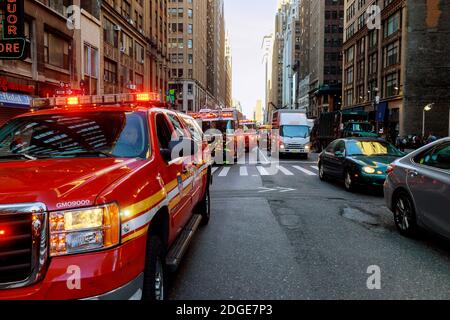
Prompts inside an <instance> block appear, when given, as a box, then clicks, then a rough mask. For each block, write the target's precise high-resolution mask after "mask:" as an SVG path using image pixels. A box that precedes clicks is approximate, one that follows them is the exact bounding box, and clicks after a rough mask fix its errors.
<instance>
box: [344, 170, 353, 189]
mask: <svg viewBox="0 0 450 320" xmlns="http://www.w3.org/2000/svg"><path fill="white" fill-rule="evenodd" d="M344 184H345V190H347V191H348V192H353V191H354V190H355V183H354V181H353V177H352V175H351V173H350V171H347V172H345V179H344Z"/></svg>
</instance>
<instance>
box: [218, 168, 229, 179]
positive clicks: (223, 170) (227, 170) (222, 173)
mask: <svg viewBox="0 0 450 320" xmlns="http://www.w3.org/2000/svg"><path fill="white" fill-rule="evenodd" d="M228 172H230V168H229V167H225V168H223V169H222V171H221V172H220V173H219V177H226V176H227V175H228Z"/></svg>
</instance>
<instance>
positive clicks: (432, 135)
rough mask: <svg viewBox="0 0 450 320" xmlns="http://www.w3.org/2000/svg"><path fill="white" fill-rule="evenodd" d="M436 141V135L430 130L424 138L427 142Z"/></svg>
mask: <svg viewBox="0 0 450 320" xmlns="http://www.w3.org/2000/svg"><path fill="white" fill-rule="evenodd" d="M435 141H437V137H436V136H435V135H434V134H433V132H430V134H429V135H428V138H427V140H426V143H427V144H430V143H433V142H435Z"/></svg>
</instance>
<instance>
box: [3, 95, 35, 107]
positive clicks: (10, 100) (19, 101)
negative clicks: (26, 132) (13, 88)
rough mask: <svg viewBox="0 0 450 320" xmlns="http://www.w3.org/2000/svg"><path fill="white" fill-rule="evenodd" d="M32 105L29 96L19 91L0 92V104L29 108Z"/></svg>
mask: <svg viewBox="0 0 450 320" xmlns="http://www.w3.org/2000/svg"><path fill="white" fill-rule="evenodd" d="M30 105H31V98H30V97H29V96H26V95H23V94H17V93H8V92H0V106H2V107H9V108H23V109H28V108H30Z"/></svg>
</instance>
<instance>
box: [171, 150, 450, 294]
mask: <svg viewBox="0 0 450 320" xmlns="http://www.w3.org/2000/svg"><path fill="white" fill-rule="evenodd" d="M316 158H317V155H313V156H312V159H309V160H308V161H304V160H295V159H282V160H281V162H280V170H279V172H278V174H276V175H274V176H270V175H264V174H265V173H266V172H265V171H264V170H263V169H261V165H247V166H243V165H235V166H228V167H217V168H216V169H215V173H214V185H213V188H212V192H211V201H212V219H211V222H210V225H209V226H208V227H207V228H204V229H201V230H200V231H199V232H197V234H196V235H195V238H194V240H193V243H192V245H191V247H190V249H189V253H188V254H187V255H186V258H185V259H184V261H183V262H182V264H181V266H180V269H179V270H178V271H177V272H176V273H175V274H174V275H173V281H172V288H171V292H170V298H171V299H187V300H196V299H200V300H203V299H449V298H450V282H449V281H448V279H449V276H450V244H448V243H446V242H445V241H442V240H440V239H437V238H436V237H435V236H432V235H429V234H425V233H424V234H423V235H422V236H421V237H420V238H419V239H417V240H410V239H406V238H403V237H402V236H400V235H399V233H398V232H397V230H396V229H395V226H394V223H393V219H392V214H391V213H390V212H389V211H388V209H387V208H386V207H385V205H384V200H383V197H382V193H381V192H378V193H377V192H374V191H373V190H365V191H364V190H363V191H361V192H358V193H355V194H351V193H348V192H346V191H345V190H344V188H343V186H342V184H341V183H339V182H321V181H320V180H319V177H318V171H317V167H316V162H315V159H316ZM373 194H375V195H373ZM370 266H378V267H380V269H381V286H382V288H381V290H369V289H368V288H367V280H368V278H369V276H370V275H371V274H368V273H367V272H368V268H369V267H370Z"/></svg>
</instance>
